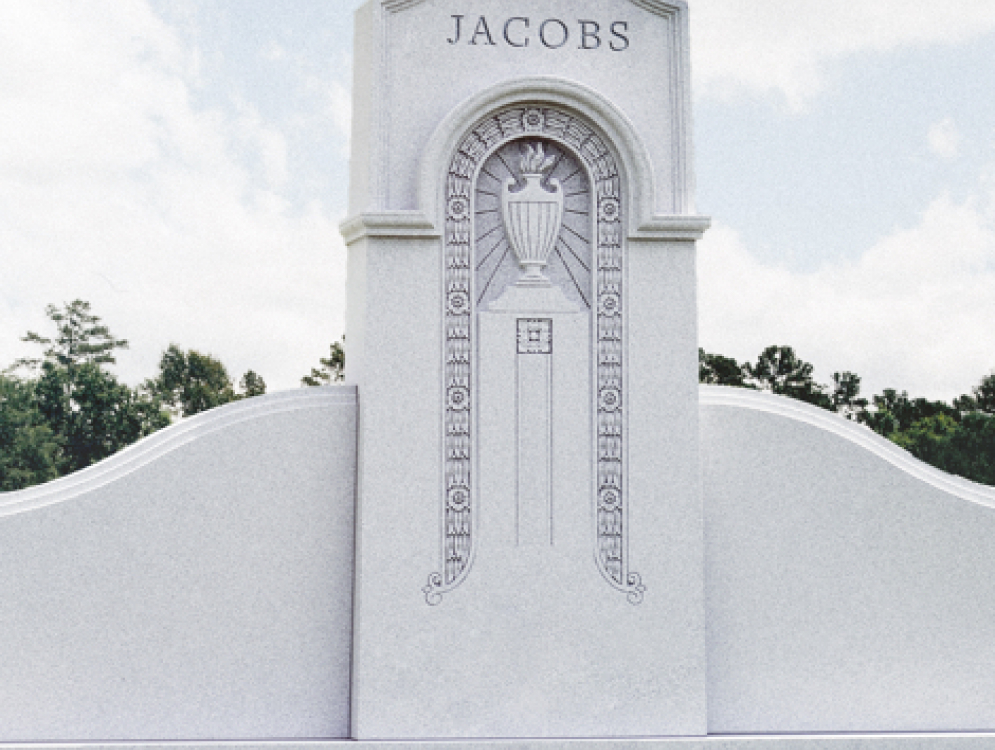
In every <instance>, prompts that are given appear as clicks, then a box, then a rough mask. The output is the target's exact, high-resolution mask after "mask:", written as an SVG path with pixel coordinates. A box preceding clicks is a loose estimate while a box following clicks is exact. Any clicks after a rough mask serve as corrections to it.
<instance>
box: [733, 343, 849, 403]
mask: <svg viewBox="0 0 995 750" xmlns="http://www.w3.org/2000/svg"><path fill="white" fill-rule="evenodd" d="M812 370H813V367H812V365H811V364H809V363H808V362H805V361H804V360H802V359H800V358H799V357H798V356H797V355H796V354H795V350H794V349H792V348H791V347H790V346H768V347H767V348H766V349H764V350H763V352H762V353H761V354H760V356H759V357H757V361H756V364H749V363H746V364H744V365H743V371H744V373H745V374H746V376H747V383H748V384H749V385H754V386H756V387H757V388H760V389H761V390H765V391H770V392H772V393H777V394H780V395H782V396H789V397H791V398H795V399H798V400H799V401H806V402H808V403H810V404H815V405H816V406H821V407H822V408H824V409H829V410H832V409H833V402H832V399H831V398H830V397H829V395H828V394H827V393H826V390H827V389H826V387H825V386H823V385H819V384H818V383H816V382H815V380H814V379H813V378H812Z"/></svg>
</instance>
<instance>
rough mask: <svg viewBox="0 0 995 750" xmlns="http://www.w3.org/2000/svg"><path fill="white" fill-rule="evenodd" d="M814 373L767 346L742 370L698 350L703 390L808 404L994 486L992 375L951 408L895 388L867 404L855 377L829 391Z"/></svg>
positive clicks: (788, 353)
mask: <svg viewBox="0 0 995 750" xmlns="http://www.w3.org/2000/svg"><path fill="white" fill-rule="evenodd" d="M737 369H738V372H737ZM813 369H814V368H813V367H812V365H811V364H809V363H807V362H805V361H804V360H802V359H801V358H799V357H798V356H797V355H796V354H795V352H794V350H793V349H792V348H791V347H790V346H769V347H767V348H766V349H764V350H763V352H761V353H760V355H759V356H758V357H757V361H756V362H755V363H749V362H747V363H744V364H742V365H739V364H738V363H737V362H736V360H734V359H731V358H729V357H724V356H722V355H720V354H709V353H707V352H705V351H704V350H702V349H699V350H698V379H699V381H700V382H702V383H711V384H715V385H730V386H737V387H745V388H758V389H761V390H766V391H770V392H772V393H777V394H780V395H784V396H788V397H790V398H796V399H799V400H801V401H807V402H809V403H812V404H815V405H816V406H820V407H822V408H824V409H828V410H830V411H835V412H837V413H839V414H841V415H843V416H845V417H846V418H848V419H852V420H854V421H857V422H861V423H862V424H865V425H867V427H869V428H870V429H872V430H874V431H875V432H877V433H879V434H880V435H883V436H884V437H887V438H888V439H890V440H891V441H892V442H894V443H896V444H897V445H900V446H901V447H903V448H905V449H906V450H908V451H909V452H910V453H912V454H913V455H914V456H916V457H917V458H919V459H920V460H922V461H925V462H926V463H929V464H931V465H933V466H935V467H937V468H939V469H943V470H944V471H947V472H950V473H952V474H958V475H960V476H963V477H967V478H968V479H972V480H974V481H976V482H983V483H986V484H993V485H995V371H993V372H992V373H990V374H988V375H986V376H985V377H984V378H982V380H981V382H980V383H979V384H978V385H977V386H975V387H974V388H973V389H972V390H971V393H970V394H965V395H963V396H960V397H958V398H956V399H955V400H954V401H953V404H948V403H946V402H944V401H931V400H929V399H926V398H911V397H910V396H909V394H908V392H906V391H898V390H896V389H894V388H886V389H884V391H882V392H881V393H880V394H876V395H874V396H872V397H871V400H870V401H868V400H867V399H866V398H863V397H861V395H860V376H859V375H857V374H856V373H853V372H850V371H844V372H836V373H833V382H832V384H831V385H830V386H826V385H821V384H819V383H818V382H816V380H815V379H814V376H813Z"/></svg>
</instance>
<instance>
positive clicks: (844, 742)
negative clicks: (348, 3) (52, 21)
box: [0, 0, 995, 750]
mask: <svg viewBox="0 0 995 750" xmlns="http://www.w3.org/2000/svg"><path fill="white" fill-rule="evenodd" d="M840 12H845V9H841V10H840ZM688 29H689V26H688V6H687V4H686V3H685V2H682V1H681V0H570V1H569V2H568V1H567V0H528V1H526V2H517V3H514V2H510V1H509V0H488V2H484V3H479V4H478V5H476V6H473V7H471V6H468V5H466V4H465V3H464V2H463V1H462V0H368V1H367V2H366V4H365V5H363V6H362V7H361V8H360V9H359V11H358V12H357V14H356V43H355V49H356V59H355V66H354V70H355V84H354V91H353V95H354V126H353V140H352V149H353V151H352V160H351V176H350V215H349V218H348V219H347V220H346V221H345V222H343V224H342V227H341V229H342V234H343V236H344V238H345V241H346V244H347V246H348V290H347V337H348V338H347V342H348V350H347V371H346V376H347V385H344V386H333V387H325V388H312V389H304V390H301V391H299V392H293V393H278V394H271V395H267V396H263V397H258V398H253V399H249V400H247V401H243V402H240V403H236V404H232V405H228V406H225V407H222V408H220V409H217V410H213V411H210V412H206V413H203V414H200V415H197V416H196V417H193V418H191V419H188V420H184V421H183V422H181V423H179V424H176V425H173V426H172V427H169V428H167V429H166V430H163V431H162V432H160V433H157V434H156V435H153V436H151V437H149V438H147V439H145V440H143V441H141V442H140V443H137V444H136V445H134V446H131V447H130V448H128V449H126V450H124V451H122V452H121V453H120V454H118V455H116V456H113V457H111V458H110V459H108V460H106V461H104V462H101V463H100V464H97V465H95V466H93V467H90V468H88V469H85V470H83V471H81V472H79V473H77V474H75V475H71V476H68V477H65V478H63V479H60V480H57V481H54V482H52V483H50V484H47V485H42V486H39V487H35V488H31V489H28V490H24V491H20V492H14V493H7V494H4V495H2V496H0V623H2V629H0V632H2V638H0V750H29V749H30V750H46V749H47V748H55V747H66V746H79V745H81V744H83V743H89V744H88V745H87V746H88V747H102V746H113V747H115V748H118V749H119V750H121V749H122V748H132V747H135V748H137V747H138V746H141V747H143V748H150V747H157V746H158V744H161V743H167V742H168V743H169V745H168V747H170V748H173V749H174V750H177V749H179V750H185V749H186V748H190V749H191V750H193V748H202V747H204V746H205V743H207V744H210V745H211V746H214V745H216V744H218V743H219V742H222V741H223V742H224V746H225V747H239V748H246V750H248V749H249V748H252V750H255V749H256V748H260V749H262V748H268V747H279V748H284V749H286V750H297V749H298V748H300V750H304V749H305V748H307V749H309V750H324V749H325V748H327V750H332V749H333V748H345V747H353V748H363V747H381V748H402V747H418V748H444V747H454V746H455V747H478V746H479V747H487V748H491V747H495V748H551V749H552V748H557V749H559V748H575V747H583V748H601V747H620V748H621V747H625V748H630V747H632V748H635V747H639V748H675V749H678V748H687V749H688V750H690V749H692V748H694V749H704V750H755V749H756V748H768V747H770V748H774V747H776V748H777V750H814V749H815V748H819V749H822V748H830V749H832V750H837V749H838V750H843V749H844V748H845V749H846V750H852V749H854V748H869V749H873V750H909V749H910V748H924V747H925V748H944V749H945V748H953V749H956V750H965V749H967V748H970V749H971V750H973V749H975V748H988V747H995V638H993V632H995V546H993V541H992V540H993V539H995V490H993V489H992V488H989V487H982V486H980V485H977V484H973V483H971V482H968V481H966V480H961V479H958V478H955V477H951V476H948V475H946V474H943V473H942V472H939V471H936V470H934V469H932V468H930V467H927V466H925V465H924V464H921V463H920V462H918V461H916V460H915V459H913V458H911V457H910V456H909V455H908V454H907V453H905V452H903V451H902V450H901V449H899V448H897V447H896V446H895V445H893V444H891V443H890V442H888V441H887V440H884V439H882V438H880V437H878V436H877V435H875V434H873V433H871V432H870V431H868V430H867V429H865V428H864V427H862V426H860V425H857V424H854V423H851V422H848V421H846V420H845V419H842V418H840V417H839V416H837V415H835V414H831V413H828V412H825V411H822V410H819V409H817V408H815V407H812V406H810V405H807V404H802V403H799V402H796V401H791V400H789V399H786V398H782V397H777V396H772V395H770V394H765V393H758V392H752V391H746V390H743V389H724V388H716V387H706V386H701V387H700V386H699V385H698V382H697V373H698V365H697V351H698V350H697V331H696V325H697V323H696V321H697V310H696V304H697V303H696V297H695V293H696V275H695V274H696V271H695V268H696V241H697V240H698V239H700V237H701V236H702V235H703V233H704V232H705V231H706V229H707V227H708V224H709V222H708V219H706V218H704V217H701V216H699V215H697V213H696V212H695V208H694V202H693V179H692V174H693V172H692V165H691V127H690V123H691V117H690V104H689V102H690V98H689V69H688V67H689V66H688V45H689V30H688Z"/></svg>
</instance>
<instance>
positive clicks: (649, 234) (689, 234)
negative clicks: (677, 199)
mask: <svg viewBox="0 0 995 750" xmlns="http://www.w3.org/2000/svg"><path fill="white" fill-rule="evenodd" d="M711 225H712V219H711V217H709V216H694V215H676V216H652V217H650V218H649V219H648V220H647V221H644V222H643V223H641V224H640V225H639V226H638V227H636V231H635V232H633V233H632V234H630V235H629V239H630V240H637V241H638V240H682V241H688V242H691V241H695V240H700V239H701V238H702V236H703V235H704V234H705V231H706V230H707V229H708V228H709V227H710V226H711Z"/></svg>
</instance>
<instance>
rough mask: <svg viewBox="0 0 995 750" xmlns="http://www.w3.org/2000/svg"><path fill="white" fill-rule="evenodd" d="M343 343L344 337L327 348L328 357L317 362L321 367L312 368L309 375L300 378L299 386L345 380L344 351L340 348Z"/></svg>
mask: <svg viewBox="0 0 995 750" xmlns="http://www.w3.org/2000/svg"><path fill="white" fill-rule="evenodd" d="M344 341H345V336H343V337H342V341H341V342H340V341H336V342H335V343H334V344H332V345H331V346H330V347H329V349H330V353H329V355H328V357H322V358H321V359H319V360H318V362H320V363H321V367H312V368H311V374H310V375H305V376H304V377H303V378H301V385H306V386H317V385H328V384H330V383H338V382H340V381H342V380H344V379H345V349H344V348H343V346H342V343H343V342H344Z"/></svg>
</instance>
